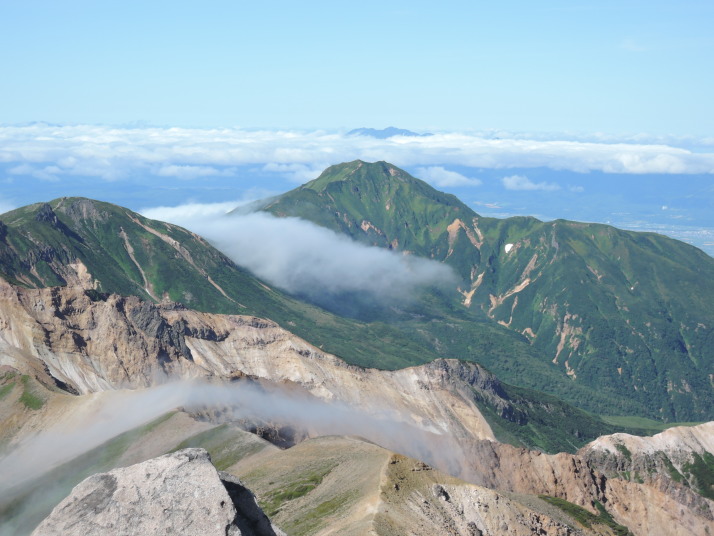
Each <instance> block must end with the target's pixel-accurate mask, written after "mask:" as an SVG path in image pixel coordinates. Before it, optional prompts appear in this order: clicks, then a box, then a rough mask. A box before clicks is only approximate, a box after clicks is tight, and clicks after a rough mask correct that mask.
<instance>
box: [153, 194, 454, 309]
mask: <svg viewBox="0 0 714 536" xmlns="http://www.w3.org/2000/svg"><path fill="white" fill-rule="evenodd" d="M227 206H228V204H227V203H219V204H206V205H198V204H189V205H182V206H179V207H156V208H149V209H144V210H142V211H141V212H142V214H143V215H145V216H146V217H149V218H153V219H157V220H162V221H169V222H171V223H175V224H177V225H181V226H183V227H186V228H188V229H190V230H191V231H193V232H195V233H198V234H200V235H201V236H203V237H205V238H207V239H208V240H210V241H211V242H212V243H213V244H214V245H215V246H216V247H217V248H218V249H220V250H221V251H223V253H225V254H226V255H228V256H229V257H230V258H231V259H233V261H234V262H235V263H236V264H238V265H239V266H243V267H244V268H247V269H248V270H250V271H251V272H253V273H254V274H256V275H257V276H258V277H260V278H261V279H263V280H265V281H267V282H269V283H271V284H273V285H275V286H277V287H280V288H282V289H284V290H286V291H288V292H291V293H296V294H301V295H305V296H308V297H309V298H311V299H312V300H314V301H315V302H317V303H319V304H321V305H325V306H328V307H330V306H334V305H336V304H335V301H336V300H339V298H340V296H343V295H345V294H350V296H352V297H358V298H361V299H362V300H363V302H362V304H363V305H365V304H368V303H369V304H379V305H395V304H397V305H398V304H403V303H406V302H409V301H410V300H411V299H412V298H413V295H414V293H415V291H417V290H418V289H419V288H421V287H432V286H444V287H446V288H448V287H451V288H453V287H455V286H456V282H457V280H456V276H455V274H454V272H453V271H452V270H451V268H450V267H448V266H446V265H444V264H441V263H439V262H436V261H431V260H428V259H422V258H419V257H414V256H410V255H404V254H401V253H396V252H393V251H389V250H385V249H382V248H376V247H368V246H366V245H363V244H360V243H357V242H354V241H353V240H351V239H350V238H348V237H346V236H343V235H339V234H337V233H335V232H333V231H330V230H329V229H325V228H323V227H319V226H317V225H315V224H313V223H311V222H308V221H306V220H301V219H298V218H276V217H274V216H272V215H270V214H266V213H250V214H244V215H235V216H225V215H224V214H225V212H226V208H227ZM234 206H235V205H234Z"/></svg>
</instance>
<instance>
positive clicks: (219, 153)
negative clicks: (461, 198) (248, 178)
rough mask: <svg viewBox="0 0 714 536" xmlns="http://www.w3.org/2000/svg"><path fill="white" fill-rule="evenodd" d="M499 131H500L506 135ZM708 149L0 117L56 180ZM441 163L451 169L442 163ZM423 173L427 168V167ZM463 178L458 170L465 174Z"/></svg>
mask: <svg viewBox="0 0 714 536" xmlns="http://www.w3.org/2000/svg"><path fill="white" fill-rule="evenodd" d="M504 136H506V137H504ZM699 147H705V148H706V149H705V152H694V151H691V150H688V149H685V148H682V147H675V146H671V145H667V144H666V143H662V142H657V143H651V142H649V143H648V142H646V141H645V142H642V141H639V140H638V139H637V138H635V139H631V140H628V141H627V142H615V141H611V140H608V141H606V142H602V141H598V139H597V138H593V139H592V140H591V141H588V140H582V139H547V138H544V137H542V136H541V137H539V138H537V137H535V136H533V137H524V136H523V135H515V134H508V133H506V134H501V135H499V136H496V135H494V134H493V133H437V134H434V135H432V136H425V137H409V136H394V137H391V138H387V139H376V138H372V137H368V136H354V135H353V136H347V135H345V134H343V133H335V132H326V131H313V132H300V131H267V130H264V131H254V130H242V129H237V128H234V129H188V128H112V127H102V126H87V125H75V126H52V125H45V124H35V125H30V126H4V127H0V164H4V165H5V168H6V172H7V173H8V174H9V175H11V176H32V177H35V178H39V179H42V180H49V181H53V180H61V179H62V178H63V177H69V176H85V177H99V178H102V179H105V180H122V179H125V178H127V177H136V176H151V175H154V176H157V177H166V176H168V177H177V178H179V179H183V180H191V179H197V178H201V177H209V176H222V175H225V176H230V175H231V174H232V173H233V171H234V170H233V169H232V168H233V167H234V166H244V165H257V166H260V167H261V168H262V169H264V170H265V171H272V172H277V173H283V174H284V175H285V176H287V177H289V178H290V179H291V180H294V181H295V182H305V181H306V180H309V179H311V178H314V177H315V176H317V174H318V173H319V171H320V170H322V169H324V168H326V167H327V166H329V165H331V164H335V163H338V162H344V161H351V160H355V159H362V160H366V161H376V160H386V161H389V162H391V163H393V164H395V165H398V166H421V167H423V168H424V169H425V170H426V175H433V176H434V179H433V180H434V182H435V184H436V185H438V184H439V182H441V183H443V181H447V182H452V183H453V181H461V182H462V183H463V178H458V177H456V176H454V175H447V174H445V173H443V172H441V171H439V168H441V170H443V171H446V170H445V169H444V167H443V166H467V167H476V168H488V169H513V168H538V167H545V168H550V169H556V170H571V171H576V172H587V171H603V172H606V173H632V174H644V173H664V174H688V173H714V152H712V151H711V150H710V148H711V141H710V140H700V143H699ZM447 173H448V172H447ZM425 178H427V180H428V177H425ZM464 178H465V177H464Z"/></svg>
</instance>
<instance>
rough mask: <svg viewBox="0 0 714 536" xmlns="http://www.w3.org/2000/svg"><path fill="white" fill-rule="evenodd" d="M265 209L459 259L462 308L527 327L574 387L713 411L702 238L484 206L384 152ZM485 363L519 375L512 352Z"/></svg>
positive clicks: (661, 412) (713, 314) (712, 295)
mask: <svg viewBox="0 0 714 536" xmlns="http://www.w3.org/2000/svg"><path fill="white" fill-rule="evenodd" d="M264 210H266V211H269V212H271V213H273V214H275V215H278V216H297V217H301V218H305V219H308V220H311V221H313V222H315V223H317V224H319V225H323V226H325V227H329V228H331V229H333V230H335V231H338V232H342V233H345V234H348V235H349V236H351V237H352V238H354V239H355V240H358V241H360V242H365V243H369V244H373V245H376V246H380V247H388V248H392V249H398V250H401V251H405V252H410V253H412V254H415V255H420V256H423V257H427V258H432V259H436V260H439V261H442V262H445V263H448V264H450V265H451V266H453V267H454V268H455V269H456V271H457V272H458V273H459V274H460V276H461V277H462V278H463V280H464V281H463V283H462V285H461V286H460V288H459V289H458V290H459V292H460V297H459V299H460V302H461V304H460V305H461V307H462V308H464V309H467V310H469V311H471V312H472V313H473V314H474V318H478V316H480V315H481V314H483V315H486V316H487V317H488V318H490V319H491V320H492V321H493V322H497V323H498V324H500V325H502V326H505V327H507V328H508V329H509V330H511V331H513V332H515V333H517V334H519V335H521V336H522V337H524V338H526V339H527V340H528V341H529V343H530V345H531V346H532V348H533V349H534V354H537V355H538V356H539V359H541V360H543V362H544V363H545V364H547V365H548V367H550V368H552V369H553V370H554V371H558V373H559V374H560V375H561V376H567V377H568V378H569V379H570V382H571V384H572V385H573V386H576V385H580V386H589V387H593V388H595V389H596V390H597V391H598V392H599V393H602V394H607V396H612V397H613V400H614V399H616V398H627V399H629V400H631V401H634V402H636V403H637V404H638V405H639V406H640V408H641V411H643V412H645V413H646V414H648V415H650V416H653V417H661V418H665V419H674V418H676V419H699V418H713V417H714V344H712V343H714V307H712V304H713V303H714V259H712V258H711V257H709V256H708V255H706V254H705V253H703V252H702V251H701V250H699V249H697V248H695V247H693V246H690V245H687V244H685V243H682V242H679V241H676V240H672V239H669V238H667V237H664V236H661V235H657V234H654V233H635V232H629V231H622V230H619V229H616V228H613V227H610V226H607V225H599V224H586V223H576V222H570V221H563V220H557V221H553V222H541V221H538V220H536V219H534V218H522V217H521V218H509V219H504V220H497V219H493V218H483V217H481V216H479V215H478V214H477V213H476V212H474V211H473V210H471V209H470V208H469V207H468V206H466V205H464V204H463V203H461V202H460V201H459V200H458V199H457V198H455V197H454V196H451V195H448V194H444V193H441V192H438V191H437V190H435V189H433V188H432V187H430V186H429V185H427V184H426V183H425V182H423V181H420V180H418V179H416V178H414V177H411V176H410V175H409V174H408V173H406V172H404V171H403V170H400V169H399V168H397V167H395V166H393V165H391V164H388V163H385V162H377V163H366V162H362V161H355V162H349V163H345V164H340V165H336V166H332V167H330V168H328V169H327V170H325V172H324V173H323V174H322V175H321V176H320V177H318V178H317V179H315V180H314V181H312V182H309V183H307V184H305V185H304V186H301V187H299V188H297V189H295V190H292V191H290V192H288V193H286V194H284V195H282V196H280V197H278V198H277V199H274V200H272V201H271V202H270V203H268V204H267V205H266V206H265V207H264ZM425 313H426V312H425ZM482 362H483V363H484V364H485V365H486V366H488V367H490V368H491V369H492V370H493V371H494V372H496V373H497V374H499V375H501V376H502V377H504V378H505V379H507V380H509V381H515V380H516V378H515V377H514V375H513V371H509V370H507V368H506V367H510V366H512V365H511V364H510V363H508V364H507V363H506V362H502V361H501V360H500V358H489V357H488V356H484V357H483V358H482ZM521 365H522V364H521ZM521 372H523V371H522V370H521V371H519V372H518V373H517V374H520V373H521ZM539 388H541V389H542V388H545V386H544V385H539ZM563 389H564V390H562V389H561V388H559V387H558V388H556V389H555V390H556V392H558V394H559V396H565V397H566V398H568V399H569V400H571V401H576V399H577V398H578V397H579V396H580V395H574V396H569V395H568V393H567V388H563ZM579 402H580V403H581V404H582V403H583V401H582V400H580V401H579ZM585 406H586V407H588V403H587V402H585ZM590 407H591V409H593V406H590ZM622 409H623V410H625V409H626V408H624V407H623V408H622Z"/></svg>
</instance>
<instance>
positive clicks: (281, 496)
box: [260, 467, 332, 517]
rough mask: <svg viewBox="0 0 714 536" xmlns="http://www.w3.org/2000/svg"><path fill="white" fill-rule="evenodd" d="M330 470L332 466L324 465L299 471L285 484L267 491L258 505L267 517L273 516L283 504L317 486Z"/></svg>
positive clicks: (302, 495)
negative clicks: (306, 470) (307, 470)
mask: <svg viewBox="0 0 714 536" xmlns="http://www.w3.org/2000/svg"><path fill="white" fill-rule="evenodd" d="M331 470H332V467H325V468H320V469H315V470H312V471H309V472H305V473H301V474H300V475H298V476H297V477H296V478H295V479H294V480H293V481H292V482H288V483H287V485H285V486H283V487H279V488H276V489H274V490H272V491H270V492H269V493H267V494H266V495H265V496H264V497H263V498H262V500H261V501H260V507H261V508H262V509H263V511H264V512H265V513H266V515H267V516H268V517H273V516H274V515H275V514H277V513H278V512H279V511H280V508H281V507H282V505H283V504H285V503H286V502H289V501H294V500H295V499H299V498H300V497H304V496H305V495H307V494H308V493H310V492H311V491H312V490H314V489H315V488H316V487H317V486H319V485H320V483H321V482H322V479H323V478H325V476H326V475H327V474H328V473H329V472H330V471H331Z"/></svg>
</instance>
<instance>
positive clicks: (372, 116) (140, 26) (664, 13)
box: [0, 0, 714, 136]
mask: <svg viewBox="0 0 714 536" xmlns="http://www.w3.org/2000/svg"><path fill="white" fill-rule="evenodd" d="M713 25H714V3H712V2H710V1H704V0H702V1H682V2H676V3H675V2H669V1H668V2H661V1H598V2H578V1H572V0H571V1H551V2H518V1H504V2H475V1H469V2H460V1H445V2H439V3H436V2H423V1H413V0H412V1H408V2H407V1H387V2H384V1H383V2H375V1H363V2H335V1H331V2H322V1H306V2H286V1H267V2H243V1H208V2H181V1H178V2H177V1H172V2H163V1H152V2H136V1H122V2H115V1H102V2H98V1H94V0H92V1H87V0H84V1H82V0H75V1H71V0H53V1H39V0H25V1H23V2H15V1H3V2H0V65H2V70H3V80H4V82H3V84H0V122H1V123H4V124H13V123H20V122H27V121H49V122H57V123H68V122H69V123H89V124H99V123H102V124H127V123H132V122H136V121H145V122H148V123H150V124H159V125H174V126H199V127H214V126H242V127H269V128H337V129H340V128H354V127H357V126H365V125H367V126H374V127H385V126H388V125H392V124H395V125H398V126H400V127H403V128H412V129H432V130H433V129H446V130H454V129H457V130H463V129H471V128H474V129H486V128H494V129H510V130H519V131H537V132H561V131H571V132H606V133H613V134H620V133H628V134H633V133H648V134H657V135H694V136H709V135H711V131H710V125H712V124H714V107H713V106H712V105H711V104H710V101H711V89H712V87H714V83H713V82H714V69H712V68H711V65H712V57H714V32H712V31H711V28H712V26H713Z"/></svg>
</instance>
